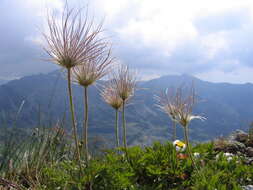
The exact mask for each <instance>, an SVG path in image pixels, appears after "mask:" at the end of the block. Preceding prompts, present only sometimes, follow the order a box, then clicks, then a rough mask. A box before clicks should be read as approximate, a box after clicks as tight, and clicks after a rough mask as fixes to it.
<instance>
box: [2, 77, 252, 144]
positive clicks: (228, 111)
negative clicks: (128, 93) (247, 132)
mask: <svg viewBox="0 0 253 190" xmlns="http://www.w3.org/2000/svg"><path fill="white" fill-rule="evenodd" d="M192 81H194V84H195V88H196V92H197V94H198V97H199V98H200V99H201V100H202V101H200V102H199V103H198V104H197V105H196V107H195V110H194V113H196V114H200V115H202V116H204V117H206V118H207V120H206V121H205V122H201V121H194V122H192V124H191V126H190V129H191V131H190V132H191V137H192V139H194V140H208V139H212V138H214V137H216V136H219V135H221V134H224V135H225V134H228V133H230V132H231V131H233V130H235V129H238V128H241V129H247V127H248V124H249V122H251V121H252V120H253V117H252V116H253V100H252V97H253V85H252V84H227V83H210V82H205V81H201V80H199V79H197V78H194V77H191V76H188V75H181V76H164V77H161V78H158V79H153V80H150V81H145V82H140V83H139V85H138V87H139V89H138V91H137V92H136V96H135V98H134V99H133V100H132V102H131V104H130V105H129V106H128V107H127V121H128V140H129V143H132V144H135V143H143V144H149V143H151V142H152V141H153V140H165V139H168V138H169V136H170V135H169V134H170V132H171V127H170V120H169V118H168V116H167V115H166V114H164V113H162V112H161V111H160V110H159V109H158V108H157V106H156V102H155V100H154V95H157V94H159V93H160V92H161V90H164V89H165V88H168V87H170V86H178V85H182V84H185V85H186V86H187V85H188V84H190V83H191V82H192ZM100 83H101V81H100ZM73 90H74V102H75V108H76V114H77V118H78V125H79V128H80V127H81V126H82V118H83V104H82V102H83V98H82V93H83V89H82V88H80V87H78V86H77V85H73ZM66 92H67V86H66V81H65V79H64V77H63V74H60V73H59V72H53V73H49V74H40V75H34V76H29V77H24V78H21V79H19V80H14V81H11V82H9V83H7V84H4V85H1V86H0V119H1V120H0V122H1V124H2V125H7V126H12V125H14V124H15V122H16V125H17V126H18V127H36V126H38V125H49V123H50V122H51V123H55V122H56V121H65V122H66V125H69V123H68V122H69V114H68V110H69V109H68V101H67V100H68V99H67V98H68V96H67V94H66ZM89 100H90V111H91V113H90V120H89V122H90V128H89V131H90V134H92V135H96V134H98V135H102V136H104V137H112V135H113V124H114V123H113V121H114V110H113V109H111V108H110V107H109V106H107V105H106V104H105V103H104V102H103V101H102V100H101V97H100V95H99V92H98V89H97V88H96V87H91V88H90V91H89ZM22 102H23V106H21V105H22ZM20 107H22V109H21V112H20V114H19V115H18V116H17V112H18V110H19V108H20ZM65 116H66V117H65ZM178 134H179V135H180V136H181V135H182V133H181V128H180V127H178Z"/></svg>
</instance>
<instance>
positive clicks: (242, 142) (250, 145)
mask: <svg viewBox="0 0 253 190" xmlns="http://www.w3.org/2000/svg"><path fill="white" fill-rule="evenodd" d="M214 149H215V150H216V151H218V152H223V153H225V154H227V155H233V156H239V157H241V158H243V161H244V162H245V164H247V165H252V167H253V133H252V132H249V133H246V132H244V131H242V130H236V131H235V132H234V133H232V134H231V135H229V136H228V137H226V138H224V137H221V138H219V139H217V140H215V142H214ZM229 153H230V154H229ZM243 189H244V190H253V185H248V186H244V187H243Z"/></svg>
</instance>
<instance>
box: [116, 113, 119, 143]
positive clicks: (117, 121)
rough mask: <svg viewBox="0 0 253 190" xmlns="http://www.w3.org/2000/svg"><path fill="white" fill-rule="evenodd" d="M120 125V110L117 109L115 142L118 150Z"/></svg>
mask: <svg viewBox="0 0 253 190" xmlns="http://www.w3.org/2000/svg"><path fill="white" fill-rule="evenodd" d="M118 123H119V110H118V109H115V138H116V139H115V140H116V148H118V147H119V129H118Z"/></svg>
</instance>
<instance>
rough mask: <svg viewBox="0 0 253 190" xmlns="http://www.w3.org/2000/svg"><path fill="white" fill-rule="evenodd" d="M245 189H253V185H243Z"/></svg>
mask: <svg viewBox="0 0 253 190" xmlns="http://www.w3.org/2000/svg"><path fill="white" fill-rule="evenodd" d="M242 189H243V190H253V185H247V186H242Z"/></svg>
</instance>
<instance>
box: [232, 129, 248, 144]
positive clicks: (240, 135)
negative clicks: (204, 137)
mask: <svg viewBox="0 0 253 190" xmlns="http://www.w3.org/2000/svg"><path fill="white" fill-rule="evenodd" d="M248 138H249V135H248V134H247V133H245V132H244V131H242V130H238V129H237V130H236V131H235V132H233V133H232V134H231V135H229V136H228V140H229V141H238V142H242V143H245V142H246V141H247V140H248Z"/></svg>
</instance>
